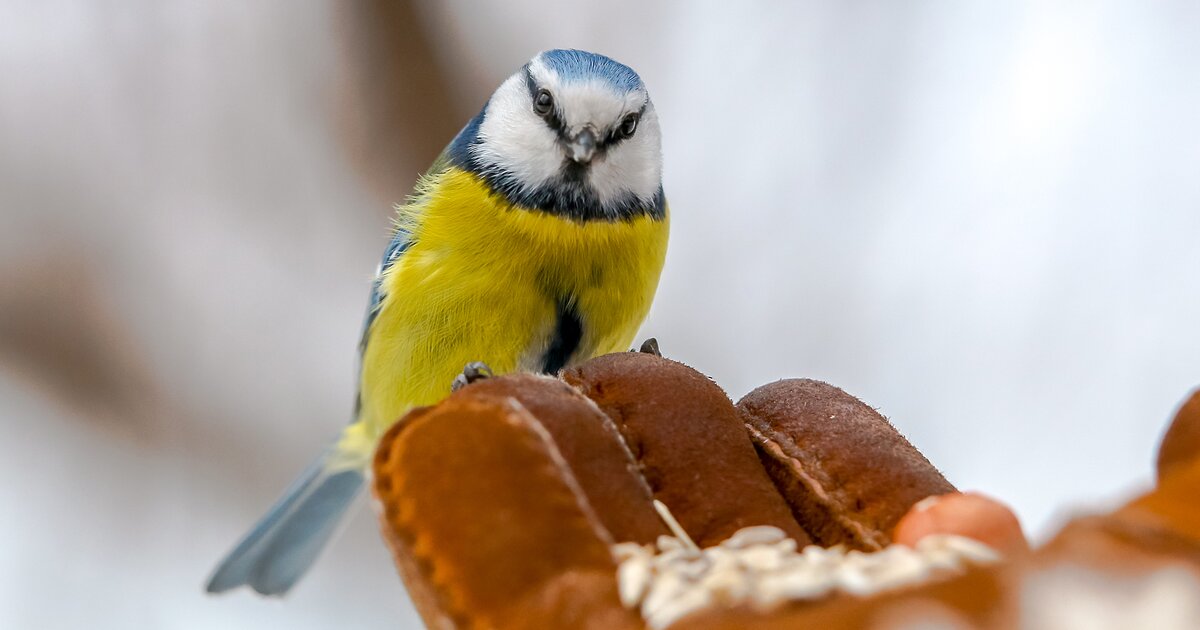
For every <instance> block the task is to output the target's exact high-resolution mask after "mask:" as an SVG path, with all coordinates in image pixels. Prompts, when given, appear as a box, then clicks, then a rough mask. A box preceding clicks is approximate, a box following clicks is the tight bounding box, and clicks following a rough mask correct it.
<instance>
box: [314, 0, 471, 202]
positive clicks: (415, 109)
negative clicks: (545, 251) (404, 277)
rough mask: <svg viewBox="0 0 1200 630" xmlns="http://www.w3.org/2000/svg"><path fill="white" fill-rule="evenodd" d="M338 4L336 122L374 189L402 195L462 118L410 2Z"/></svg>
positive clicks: (381, 194) (394, 197) (388, 196)
mask: <svg viewBox="0 0 1200 630" xmlns="http://www.w3.org/2000/svg"><path fill="white" fill-rule="evenodd" d="M338 7H339V8H338V13H339V15H338V16H337V18H338V26H339V27H340V28H339V31H340V36H341V38H342V40H343V42H344V50H345V54H346V63H347V67H348V72H347V73H346V83H347V86H346V89H344V90H343V91H342V93H341V95H340V98H339V111H338V121H337V127H338V130H339V132H340V135H341V139H342V141H343V143H344V145H345V147H346V149H347V151H348V153H349V155H350V161H351V163H352V164H353V165H354V166H355V168H356V170H357V171H358V173H359V174H360V175H361V176H362V177H363V179H364V181H365V182H366V183H367V185H368V186H369V187H370V189H371V191H372V193H373V194H374V195H375V196H376V197H378V198H379V199H380V200H381V201H384V202H386V203H387V204H391V203H395V202H400V201H403V200H404V198H405V196H406V195H408V194H409V192H410V191H411V189H412V185H413V183H414V182H415V181H416V178H417V176H418V175H419V174H421V173H423V172H424V171H425V169H426V168H428V166H429V165H430V164H431V163H432V162H433V160H434V158H436V157H437V155H438V154H439V153H440V152H441V150H442V149H443V148H444V147H445V146H446V145H447V144H448V143H449V142H450V139H451V138H452V137H453V136H454V134H455V133H457V132H458V129H459V127H460V126H461V125H462V123H463V122H464V121H461V120H456V116H455V111H456V108H454V107H452V106H451V99H450V95H449V90H448V86H449V84H450V83H449V82H450V79H449V78H448V77H447V76H445V75H444V74H443V73H442V71H441V68H440V67H439V65H438V63H437V59H436V55H435V52H434V48H433V47H432V46H431V44H430V34H429V33H427V32H426V29H425V25H424V24H423V23H422V21H421V19H420V16H419V14H418V12H417V9H416V6H415V3H414V2H411V1H401V2H389V1H387V0H369V1H366V2H355V3H348V4H340V5H338ZM389 207H390V206H389ZM386 209H387V208H386V207H385V209H384V210H385V211H386Z"/></svg>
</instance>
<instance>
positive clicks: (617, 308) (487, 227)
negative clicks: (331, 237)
mask: <svg viewBox="0 0 1200 630" xmlns="http://www.w3.org/2000/svg"><path fill="white" fill-rule="evenodd" d="M667 232H668V219H667V203H666V198H665V197H664V195H663V188H662V149H661V138H660V131H659V122H658V117H657V115H656V114H655V111H654V105H653V103H652V102H651V101H650V95H649V94H648V93H647V91H646V87H645V85H644V84H643V83H642V80H641V78H640V77H639V76H638V74H637V73H636V72H634V71H633V70H632V69H630V68H629V67H627V66H625V65H622V64H620V63H618V62H616V61H613V60H612V59H609V58H608V57H605V56H603V55H598V54H594V53H589V52H583V51H579V50H550V51H546V52H542V53H540V54H538V55H537V56H536V57H534V58H533V59H532V60H530V61H529V63H527V64H525V65H524V66H523V67H522V68H521V69H520V70H518V71H517V72H516V73H514V74H513V75H512V76H510V77H508V79H507V80H505V81H504V83H503V84H501V85H500V87H499V88H498V89H497V90H496V91H495V93H493V94H492V96H491V98H490V99H489V100H488V102H487V104H486V105H485V106H484V107H483V110H482V111H481V112H480V113H479V114H478V115H476V116H475V117H474V118H472V119H471V120H470V122H468V123H467V125H466V126H465V127H464V128H463V129H462V131H461V132H459V134H458V135H457V136H456V137H455V138H454V140H453V141H451V143H450V145H449V146H448V147H447V148H446V150H445V151H443V152H442V154H441V156H440V157H438V159H437V160H436V161H435V162H434V164H433V166H432V167H431V168H430V170H429V171H428V172H427V173H426V174H425V175H424V176H422V177H421V179H420V181H419V182H418V183H417V185H416V188H415V190H414V191H413V194H412V195H411V196H410V198H409V199H408V201H407V203H405V204H404V205H402V206H400V207H398V209H397V218H396V223H395V228H394V232H393V236H392V240H391V243H390V244H389V245H388V247H387V250H386V251H385V253H384V257H383V261H382V263H381V265H380V267H379V271H378V273H377V274H376V278H375V281H374V285H373V291H372V294H371V298H370V306H369V310H368V313H367V318H366V325H365V326H364V331H363V336H362V342H361V346H360V356H361V363H360V375H359V389H358V402H357V405H356V410H355V414H354V418H353V421H352V422H351V423H350V424H349V425H348V426H347V427H346V428H345V429H344V430H343V431H342V433H341V435H340V436H339V437H338V439H337V440H336V441H335V442H334V443H333V444H332V445H331V446H330V447H329V448H328V449H327V450H326V451H325V452H324V453H323V454H322V455H321V456H320V458H318V459H317V461H316V462H314V463H313V464H311V465H310V466H309V467H308V469H307V470H306V471H305V472H304V473H303V474H302V475H301V476H300V478H299V479H298V480H296V481H295V482H294V483H293V484H292V486H291V487H290V488H289V489H288V490H287V491H286V493H285V494H284V496H283V498H281V499H280V500H279V501H278V502H277V503H276V504H275V505H274V506H273V507H272V508H271V509H270V510H269V511H267V513H266V515H265V516H263V517H262V519H261V520H260V521H259V522H258V524H257V525H255V526H254V528H253V529H251V530H250V532H249V533H248V534H246V536H245V537H244V538H243V539H242V540H241V542H239V543H238V544H237V545H236V546H235V547H234V549H233V550H232V551H230V552H229V554H228V555H227V556H226V557H225V558H224V559H223V560H222V561H221V563H220V564H219V565H218V566H217V568H216V571H215V572H214V574H213V575H212V578H211V579H210V581H209V583H208V591H209V592H211V593H219V592H222V591H227V590H229V589H232V588H235V587H238V586H241V585H243V584H245V585H248V586H249V587H250V588H252V589H254V590H255V591H258V592H259V593H262V594H264V595H282V594H284V593H286V592H287V591H288V590H289V589H290V588H292V586H293V585H295V584H296V581H297V580H299V579H300V577H301V576H302V575H304V573H305V571H306V570H307V569H308V568H309V567H310V566H311V565H312V564H313V562H314V561H315V560H316V558H317V556H318V555H319V553H320V552H321V549H322V548H323V547H324V546H325V544H326V543H327V542H328V541H329V539H330V537H331V536H332V535H333V532H334V531H335V529H337V525H338V523H339V522H340V521H341V520H342V516H343V514H344V513H345V512H346V511H347V509H348V507H349V506H350V505H351V504H352V503H353V502H354V499H355V497H356V496H357V495H358V494H359V493H360V490H361V489H362V487H363V480H364V474H365V472H366V469H367V465H368V463H369V461H370V458H371V456H372V454H373V452H374V449H375V445H376V443H377V442H378V440H379V438H380V437H381V436H382V434H383V433H384V432H385V431H386V430H387V429H388V427H390V426H391V425H392V424H393V423H395V422H396V420H398V419H399V418H400V417H401V416H403V415H404V414H405V413H406V412H407V411H409V410H410V409H412V408H413V407H417V406H423V405H430V404H434V403H436V402H438V401H439V400H441V399H442V398H444V397H445V396H446V395H448V394H449V392H450V385H451V383H452V382H453V381H454V379H455V377H456V376H457V375H459V374H460V373H461V372H462V371H463V369H464V366H465V365H467V364H469V363H474V362H484V363H486V364H487V365H488V366H490V367H491V369H492V370H493V371H494V372H495V373H497V374H502V373H506V372H515V371H525V372H540V373H548V374H553V373H556V372H558V371H559V370H560V369H562V368H563V367H566V366H570V365H574V364H576V363H579V362H581V361H584V360H586V359H589V358H591V357H594V356H597V355H601V354H606V353H609V352H616V351H622V350H627V349H628V348H629V347H630V344H631V342H632V341H633V338H634V335H635V334H636V333H637V330H638V327H639V326H640V325H641V323H642V320H643V319H644V318H645V316H646V313H647V311H648V310H649V308H650V303H651V301H652V300H653V298H654V292H655V289H656V288H657V286H658V278H659V273H660V272H661V270H662V266H663V260H664V258H665V256H666V250H667Z"/></svg>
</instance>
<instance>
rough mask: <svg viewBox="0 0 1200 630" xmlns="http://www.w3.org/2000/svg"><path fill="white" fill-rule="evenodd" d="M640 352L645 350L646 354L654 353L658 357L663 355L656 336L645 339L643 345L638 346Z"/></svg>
mask: <svg viewBox="0 0 1200 630" xmlns="http://www.w3.org/2000/svg"><path fill="white" fill-rule="evenodd" d="M638 352H644V353H646V354H653V355H654V356H656V357H661V356H662V351H660V350H659V349H658V340H657V339H655V338H654V337H650V338H649V339H647V340H645V341H643V342H642V347H641V348H638Z"/></svg>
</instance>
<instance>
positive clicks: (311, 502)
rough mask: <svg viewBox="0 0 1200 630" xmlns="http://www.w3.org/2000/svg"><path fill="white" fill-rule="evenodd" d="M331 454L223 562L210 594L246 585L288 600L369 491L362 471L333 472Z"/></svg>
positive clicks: (310, 469)
mask: <svg viewBox="0 0 1200 630" xmlns="http://www.w3.org/2000/svg"><path fill="white" fill-rule="evenodd" d="M331 453H333V450H332V449H331V451H330V452H329V453H327V454H326V456H323V457H321V458H320V459H318V460H317V461H316V462H313V464H312V465H310V466H309V467H308V469H307V470H305V471H304V474H302V475H301V476H300V478H299V479H297V480H296V481H295V482H293V483H292V486H291V487H290V488H288V489H287V492H285V493H284V494H283V497H282V498H281V499H279V501H278V502H276V503H275V505H274V506H272V507H271V509H270V510H269V511H268V512H267V513H266V515H264V516H263V517H262V519H261V520H260V521H259V522H258V524H257V525H255V526H254V528H253V529H251V530H250V533H248V534H246V537H245V538H243V539H242V541H241V542H239V543H238V544H237V546H236V547H234V548H233V551H230V552H229V554H228V555H226V556H225V558H224V559H223V560H221V563H220V564H219V565H217V569H216V571H214V572H213V575H212V577H211V578H209V580H208V587H207V590H208V592H209V593H221V592H224V591H227V590H229V589H232V588H237V587H239V586H241V585H243V584H245V585H247V586H249V587H250V588H252V589H254V590H256V591H258V592H259V593H262V594H263V595H283V594H285V593H287V592H288V590H289V589H291V588H292V586H294V585H295V584H296V582H297V581H298V580H299V579H300V577H301V576H303V575H304V573H305V571H307V570H308V568H309V567H310V566H312V564H313V562H314V561H316V559H317V556H318V555H320V553H321V549H322V548H324V547H325V543H327V542H328V541H329V538H330V537H331V536H333V533H334V531H336V530H337V526H338V523H340V522H341V520H342V516H343V515H344V514H345V513H346V508H348V507H349V506H350V504H351V503H352V502H353V501H354V499H355V497H357V496H358V492H359V490H361V489H362V486H363V473H362V471H361V470H359V469H350V470H346V469H340V470H328V468H329V467H328V466H327V465H326V464H327V461H328V459H329V454H331Z"/></svg>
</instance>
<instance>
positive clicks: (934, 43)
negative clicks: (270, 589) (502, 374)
mask: <svg viewBox="0 0 1200 630" xmlns="http://www.w3.org/2000/svg"><path fill="white" fill-rule="evenodd" d="M551 47H578V48H585V49H590V50H594V51H597V52H602V53H605V54H608V55H610V56H612V57H615V58H616V59H618V60H620V61H623V62H625V63H627V64H629V65H631V66H633V67H634V68H635V69H637V70H638V71H639V72H640V73H641V74H642V76H643V77H644V79H645V81H646V83H647V85H648V86H649V87H650V90H651V92H652V94H653V96H654V99H655V102H656V104H657V107H658V110H659V112H660V116H661V118H662V125H663V130H664V135H665V146H664V152H665V160H666V175H665V177H666V182H665V184H666V190H667V194H668V197H669V198H670V200H671V208H672V212H673V226H672V227H673V234H672V241H671V250H670V253H669V255H668V259H667V266H666V270H665V272H664V276H663V279H662V284H661V289H660V291H659V297H658V300H657V302H656V304H655V307H654V310H653V312H652V314H651V316H650V319H649V320H648V322H647V323H646V325H645V327H644V329H643V335H646V336H648V335H654V336H657V337H658V338H659V340H660V341H661V343H662V346H663V349H664V352H665V353H666V354H667V355H668V356H671V357H673V358H676V359H680V360H683V361H685V362H687V363H689V364H691V365H693V366H695V367H697V368H698V369H700V370H702V371H704V372H707V373H708V374H710V375H712V376H713V377H714V378H715V379H716V380H717V382H719V383H720V384H721V385H723V386H724V387H725V388H726V389H727V391H728V392H729V393H730V395H731V396H733V397H734V398H735V399H736V398H737V397H740V396H741V395H742V394H744V393H745V392H747V391H749V390H750V389H752V388H753V387H754V386H756V385H758V384H761V383H764V382H767V381H770V380H773V379H776V378H781V377H786V376H808V377H814V378H819V379H823V380H827V381H830V382H832V383H834V384H837V385H839V386H841V387H843V388H845V389H847V390H848V391H850V392H851V393H853V394H855V395H857V396H859V397H860V398H862V399H864V400H865V401H867V402H868V403H870V404H871V405H873V406H875V407H877V408H879V409H880V410H881V411H882V412H883V413H884V414H885V415H887V416H888V417H890V418H891V419H892V420H893V422H894V423H895V424H896V425H897V427H898V428H899V429H900V430H901V432H903V433H904V434H906V435H907V436H908V437H909V438H910V439H911V440H912V441H913V442H914V443H915V444H916V445H917V446H918V447H919V448H921V449H922V450H923V451H924V452H925V454H926V455H927V456H928V457H929V459H930V460H931V461H933V462H934V463H935V464H936V465H938V466H939V467H940V468H941V469H942V470H943V471H944V472H945V474H946V476H947V477H949V478H950V479H951V480H952V481H954V482H955V483H956V484H958V485H959V487H961V488H966V489H972V488H974V489H981V490H984V491H987V492H989V493H991V494H994V495H996V496H998V497H1000V498H1001V499H1003V500H1005V501H1008V502H1009V503H1011V504H1012V505H1013V506H1014V507H1015V508H1016V510H1017V512H1018V513H1019V514H1020V515H1021V516H1022V517H1023V519H1024V522H1025V524H1026V526H1027V527H1028V528H1029V529H1030V531H1031V532H1032V533H1033V534H1034V535H1035V536H1036V537H1039V538H1040V537H1044V536H1045V535H1047V534H1049V533H1051V532H1053V531H1054V528H1055V527H1056V524H1057V523H1059V522H1061V521H1062V520H1063V519H1064V518H1065V517H1066V516H1067V515H1069V514H1070V513H1072V511H1074V510H1081V509H1093V508H1096V507H1103V506H1105V505H1109V504H1111V503H1113V502H1115V501H1119V500H1120V499H1121V498H1123V497H1127V496H1128V495H1129V494H1130V493H1133V492H1135V491H1137V490H1138V489H1139V488H1143V487H1145V486H1147V484H1149V482H1150V478H1151V462H1152V461H1153V455H1154V449H1155V446H1156V444H1157V439H1158V436H1159V434H1160V433H1161V431H1162V429H1163V427H1164V426H1165V423H1166V421H1167V419H1168V418H1169V417H1170V415H1171V413H1172V411H1173V409H1174V407H1175V405H1176V404H1177V403H1178V402H1179V401H1180V400H1181V399H1182V398H1183V396H1184V395H1185V394H1186V393H1187V392H1189V391H1190V390H1191V389H1192V388H1193V387H1194V386H1196V385H1198V384H1200V361H1198V359H1200V277H1198V275H1197V274H1198V272H1200V177H1197V165H1198V164H1200V116H1197V112H1200V4H1197V3H1194V2H1189V1H1186V0H1181V1H1178V2H1124V3H1115V2H1096V3H1087V4H1086V6H1085V5H1080V4H1077V3H1056V2H1037V3H1034V2H1027V3H1022V2H1011V3H934V2H927V3H924V2H919V3H894V2H885V1H878V2H856V3H845V2H836V1H832V0H830V1H823V2H806V3H790V4H787V5H784V4H783V3H778V4H775V3H753V2H739V3H731V2H709V3H684V2H676V3H663V4H656V5H653V6H647V4H646V3H642V2H634V1H632V0H625V1H620V2H608V3H604V4H603V5H599V4H597V5H589V4H579V3H550V4H547V3H544V2H530V1H527V0H525V1H520V2H505V3H495V4H489V5H479V4H476V3H474V2H468V1H467V0H454V1H449V2H432V1H417V2H412V1H407V2H405V1H394V2H388V1H384V0H373V1H371V0H369V1H363V2H357V3H338V4H336V5H335V4H334V3H325V2H299V3H297V2H283V1H262V2H254V3H244V2H230V1H206V2H172V3H159V2H150V1H148V0H131V1H127V2H121V3H93V2H83V1H78V2H61V1H45V2H22V1H13V2H5V3H3V4H0V422H2V423H3V424H2V426H3V435H4V436H5V437H6V439H5V440H4V441H3V442H2V443H0V502H2V505H3V509H2V514H3V515H2V516H0V627H6V628H67V627H82V626H88V627H95V628H214V627H220V628H257V627H264V626H269V625H274V626H278V627H289V628H329V627H335V626H340V627H356V628H396V627H417V626H418V625H419V621H418V619H417V617H416V614H415V613H414V612H413V610H412V608H411V606H410V604H409V602H408V598H407V596H406V595H405V593H404V590H403V587H402V586H401V583H400V580H399V578H398V577H397V576H396V573H395V570H394V569H393V567H392V565H391V561H390V558H389V555H388V553H387V552H386V551H385V549H384V546H383V544H382V543H381V541H380V538H379V535H378V533H377V530H376V526H375V521H374V516H373V514H371V513H370V510H367V509H360V510H358V511H357V513H356V516H355V517H354V518H353V520H352V522H351V523H350V524H349V525H348V527H347V528H346V531H345V533H344V534H343V535H342V536H341V537H340V538H339V539H338V540H337V541H336V543H335V544H334V545H333V546H332V548H331V549H330V550H329V553H328V554H327V555H326V556H324V558H323V559H322V560H321V561H320V562H319V563H318V565H317V566H316V568H315V570H314V571H313V572H312V574H311V575H309V577H308V578H307V579H306V580H305V581H304V582H302V583H301V584H300V585H299V587H298V588H297V589H296V590H295V591H294V593H293V594H292V596H291V597H290V598H288V599H287V600H285V601H283V602H276V601H263V600H259V599H257V598H255V597H252V596H250V595H248V594H247V593H245V592H238V593H234V594H230V595H228V596H225V597H221V598H209V597H205V596H204V595H203V594H202V593H201V588H202V583H203V582H204V580H205V579H206V577H207V575H208V572H209V571H210V569H211V568H212V566H213V563H214V562H215V561H216V560H217V559H218V557H219V556H220V555H221V554H222V553H224V552H225V551H226V550H227V548H228V547H229V546H230V545H231V544H232V543H233V542H234V541H235V540H236V539H237V537H238V536H240V535H241V534H242V533H243V531H244V530H245V529H246V527H248V526H249V525H250V524H251V522H252V521H253V520H254V519H256V518H257V517H258V516H259V515H260V513H261V512H262V511H263V510H264V509H265V507H266V506H267V505H268V504H269V503H270V502H272V501H273V500H274V499H275V498H276V496H277V495H278V494H279V492H280V491H281V490H282V489H283V488H284V487H285V486H286V485H287V483H288V482H289V481H290V480H291V479H292V478H293V476H294V475H295V474H297V473H298V472H299V471H300V470H301V468H302V467H303V466H304V465H305V464H306V463H307V462H308V461H309V459H310V457H312V456H314V455H315V454H316V453H317V452H318V451H319V450H320V449H321V448H322V446H323V445H324V444H325V442H326V440H328V439H329V438H331V437H332V436H333V435H334V433H335V432H336V431H337V430H338V429H339V428H340V427H341V426H342V424H343V423H344V422H345V421H346V420H347V419H348V417H349V413H350V409H351V403H352V400H353V387H354V380H355V375H354V371H355V365H356V358H355V347H356V343H357V336H358V332H359V326H360V324H361V322H362V315H363V312H364V309H365V304H366V296H367V291H368V283H369V280H370V277H371V273H372V271H373V269H374V266H375V263H376V261H377V259H378V256H379V254H380V252H381V251H382V248H383V246H384V245H385V243H386V241H387V234H388V228H389V222H388V218H389V215H390V213H391V206H392V204H393V203H394V202H397V201H400V200H402V199H403V198H404V196H405V194H406V193H407V192H408V191H409V188H410V186H411V185H412V183H413V181H414V179H415V177H416V175H417V174H418V173H419V172H421V171H422V170H424V168H425V167H426V166H427V165H428V164H429V163H430V162H431V161H432V159H433V158H434V156H436V155H437V153H438V152H439V151H440V149H441V148H442V147H443V146H444V145H445V144H446V143H447V142H448V141H449V139H450V138H451V137H452V136H453V134H454V133H455V132H456V131H457V130H458V129H459V128H460V127H461V125H462V124H463V123H464V122H465V121H466V120H467V119H468V118H469V117H470V116H471V115H473V114H474V113H475V112H476V111H478V109H479V108H480V106H481V105H482V104H483V102H484V100H485V99H486V98H487V95H488V94H489V93H490V92H491V91H492V89H493V88H494V87H495V86H496V85H498V84H499V83H500V81H502V80H503V78H504V77H505V76H506V75H508V74H509V73H510V72H512V71H513V70H515V69H516V68H518V67H519V66H520V65H521V64H522V63H524V61H525V60H526V59H528V58H529V57H531V56H532V55H533V54H535V53H536V52H537V51H539V50H541V49H545V48H551Z"/></svg>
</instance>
